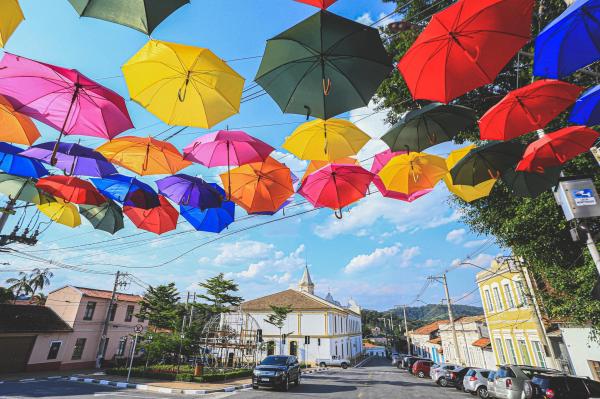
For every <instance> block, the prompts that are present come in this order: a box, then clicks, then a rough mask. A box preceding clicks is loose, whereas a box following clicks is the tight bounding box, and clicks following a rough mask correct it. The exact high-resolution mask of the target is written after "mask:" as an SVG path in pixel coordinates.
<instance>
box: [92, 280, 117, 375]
mask: <svg viewBox="0 0 600 399" xmlns="http://www.w3.org/2000/svg"><path fill="white" fill-rule="evenodd" d="M121 276H123V274H121V272H119V271H117V273H116V274H115V284H114V285H113V290H112V293H111V295H110V302H109V303H108V307H107V309H106V316H105V317H104V323H103V324H102V334H101V335H100V342H99V343H98V351H97V352H96V368H97V369H99V368H101V367H102V361H103V360H104V352H105V349H106V348H105V346H106V334H107V333H108V323H109V321H110V313H111V309H112V307H113V306H114V304H115V302H116V300H115V298H116V296H117V288H118V287H119V286H120V285H123V283H122V282H121V281H120V279H121Z"/></svg>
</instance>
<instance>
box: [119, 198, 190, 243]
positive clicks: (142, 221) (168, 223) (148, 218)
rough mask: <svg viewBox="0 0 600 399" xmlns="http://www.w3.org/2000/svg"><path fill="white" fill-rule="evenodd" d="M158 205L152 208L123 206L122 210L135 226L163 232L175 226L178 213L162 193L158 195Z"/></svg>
mask: <svg viewBox="0 0 600 399" xmlns="http://www.w3.org/2000/svg"><path fill="white" fill-rule="evenodd" d="M158 199H159V201H160V205H159V206H157V207H156V208H152V209H141V208H134V207H131V206H124V207H123V212H124V213H125V215H127V217H128V218H129V219H130V220H131V221H132V222H133V224H134V225H136V227H138V228H140V229H142V230H146V231H149V232H151V233H156V234H163V233H166V232H167V231H171V230H175V229H176V228H177V219H178V218H179V213H178V212H177V209H175V208H173V205H171V203H169V201H167V199H166V198H165V197H163V196H162V195H159V196H158Z"/></svg>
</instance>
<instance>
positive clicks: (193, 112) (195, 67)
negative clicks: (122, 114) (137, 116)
mask: <svg viewBox="0 0 600 399" xmlns="http://www.w3.org/2000/svg"><path fill="white" fill-rule="evenodd" d="M123 74H124V75H125V81H126V82H127V87H128V88H129V94H130V96H131V99H132V100H134V101H136V102H138V103H139V104H141V105H142V106H143V107H145V108H146V109H147V110H148V111H150V112H152V113H153V114H154V115H156V116H157V117H158V118H160V119H161V120H162V121H163V122H165V123H168V124H169V125H180V126H195V127H201V128H210V127H212V126H214V125H216V124H217V123H219V122H221V121H222V120H224V119H227V118H229V117H230V116H231V115H234V114H237V113H238V112H239V111H240V101H241V97H242V91H243V89H244V78H243V77H241V76H240V75H239V74H238V73H237V72H236V71H234V70H233V69H231V68H230V67H229V66H228V65H227V64H226V63H225V62H224V61H223V60H221V59H220V58H218V57H217V56H216V55H215V54H214V53H213V52H211V51H210V50H208V49H205V48H200V47H192V46H185V45H182V44H176V43H169V42H163V41H159V40H150V41H149V42H148V43H147V44H146V45H145V46H144V47H142V49H141V50H140V51H138V52H137V53H136V54H135V55H134V56H133V57H132V58H131V59H130V60H129V61H127V63H126V64H125V65H123Z"/></svg>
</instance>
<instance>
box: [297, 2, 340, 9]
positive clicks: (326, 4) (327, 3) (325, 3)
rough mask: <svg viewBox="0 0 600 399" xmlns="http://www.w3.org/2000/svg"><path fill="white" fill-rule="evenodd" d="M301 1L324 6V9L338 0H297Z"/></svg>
mask: <svg viewBox="0 0 600 399" xmlns="http://www.w3.org/2000/svg"><path fill="white" fill-rule="evenodd" d="M296 1H298V2H300V3H305V4H310V5H311V6H315V7H319V8H322V9H323V10H324V9H326V8H328V7H329V6H331V5H332V4H333V3H335V2H336V1H337V0H296Z"/></svg>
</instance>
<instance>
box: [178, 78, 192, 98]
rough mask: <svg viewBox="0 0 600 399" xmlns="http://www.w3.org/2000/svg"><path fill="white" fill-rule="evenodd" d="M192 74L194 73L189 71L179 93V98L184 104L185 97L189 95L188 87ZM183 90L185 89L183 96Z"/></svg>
mask: <svg viewBox="0 0 600 399" xmlns="http://www.w3.org/2000/svg"><path fill="white" fill-rule="evenodd" d="M191 73H192V71H188V73H187V76H186V78H185V82H184V83H183V85H182V86H181V87H180V88H179V91H178V92H177V98H179V101H180V102H184V101H185V97H186V95H187V89H188V85H189V84H190V75H191ZM181 89H183V96H182V95H181Z"/></svg>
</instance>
